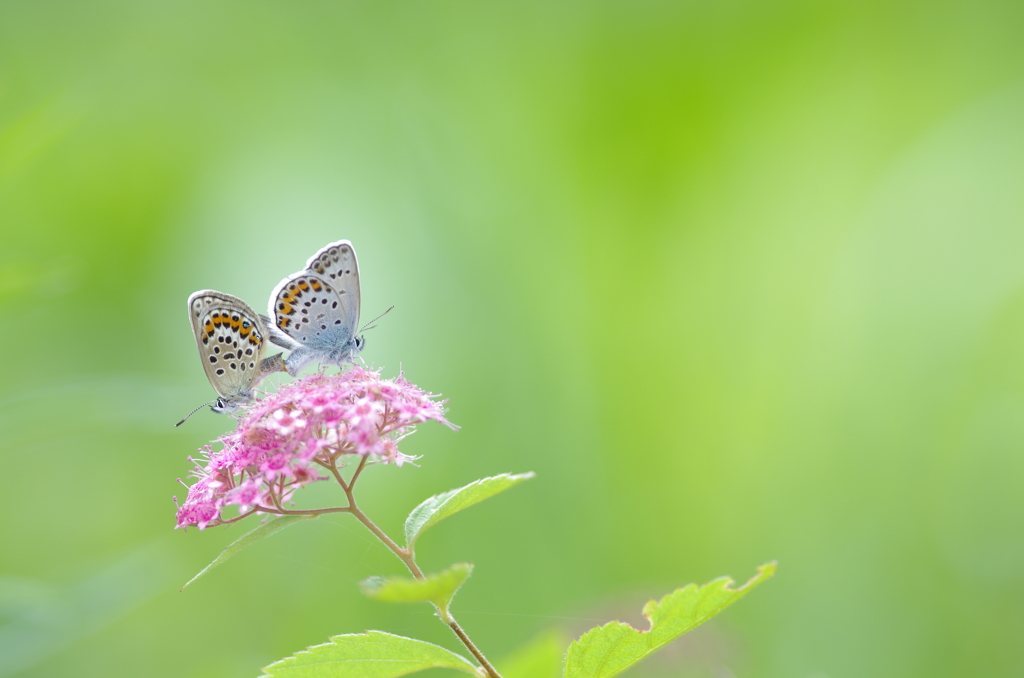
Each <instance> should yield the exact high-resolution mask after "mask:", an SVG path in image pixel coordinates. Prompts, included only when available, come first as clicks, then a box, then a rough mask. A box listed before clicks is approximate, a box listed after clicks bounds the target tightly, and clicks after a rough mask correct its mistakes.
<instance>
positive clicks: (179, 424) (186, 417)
mask: <svg viewBox="0 0 1024 678" xmlns="http://www.w3.org/2000/svg"><path fill="white" fill-rule="evenodd" d="M215 402H217V399H216V398H214V399H213V400H211V401H210V402H208V403H203V404H202V405H200V406H199V407H197V408H196V409H194V410H192V411H191V412H189V413H188V414H186V415H185V418H184V419H182V420H181V421H179V422H178V423H177V424H175V425H174V428H178V427H179V426H181V425H182V424H184V423H185V421H186V420H188V418H189V417H191V416H192V415H193V414H195V413H196V412H198V411H199V410H201V409H203V408H204V407H206V406H207V405H212V404H214V403H215Z"/></svg>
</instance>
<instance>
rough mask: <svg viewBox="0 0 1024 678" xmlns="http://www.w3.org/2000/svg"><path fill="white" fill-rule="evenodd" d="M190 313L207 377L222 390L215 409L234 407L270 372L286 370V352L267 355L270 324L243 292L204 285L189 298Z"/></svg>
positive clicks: (215, 388) (223, 409)
mask: <svg viewBox="0 0 1024 678" xmlns="http://www.w3.org/2000/svg"><path fill="white" fill-rule="evenodd" d="M188 317H189V320H190V321H191V323H192V334H193V335H194V336H195V339H196V346H197V347H198V349H199V357H200V358H201V359H202V361H203V369H204V370H205V371H206V376H207V378H209V380H210V384H211V385H213V388H214V390H215V391H217V396H218V397H217V399H216V401H214V405H213V406H212V407H211V408H210V409H212V410H213V411H214V412H234V411H235V410H237V409H238V408H239V407H241V406H242V405H244V404H246V403H248V402H250V401H252V399H253V397H254V395H253V389H254V388H255V387H256V385H257V384H258V383H259V382H260V381H261V380H262V379H263V378H264V377H266V376H267V375H268V374H271V373H273V372H280V371H283V370H284V361H283V360H281V354H280V353H278V354H277V355H274V356H271V357H269V358H264V357H263V353H264V351H265V349H266V337H267V334H268V333H267V328H266V326H265V325H264V324H263V321H262V320H261V319H260V316H259V315H258V314H257V313H256V312H255V311H254V310H252V308H251V307H250V306H249V305H248V304H246V303H245V302H244V301H242V300H241V299H239V298H238V297H234V296H231V295H230V294H225V293H223V292H217V291H216V290H200V291H198V292H193V293H192V295H191V296H189V298H188Z"/></svg>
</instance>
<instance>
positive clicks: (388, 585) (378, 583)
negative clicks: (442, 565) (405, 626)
mask: <svg viewBox="0 0 1024 678" xmlns="http://www.w3.org/2000/svg"><path fill="white" fill-rule="evenodd" d="M472 572H473V565H472V564H470V563H455V564H454V565H452V566H451V567H449V568H448V569H447V570H443V571H441V572H438V573H437V574H428V575H427V577H426V579H412V578H411V577H370V578H369V579H364V580H363V581H361V582H360V583H359V587H360V588H361V589H362V590H363V593H365V594H366V595H368V596H369V597H371V598H376V599H377V600H384V601H387V602H390V603H427V602H430V603H434V604H436V605H437V606H438V607H440V608H442V609H447V608H448V605H449V603H451V602H452V598H453V597H454V596H455V592H456V591H458V590H459V587H460V586H462V584H463V582H465V581H466V579H468V578H469V575H470V574H471V573H472Z"/></svg>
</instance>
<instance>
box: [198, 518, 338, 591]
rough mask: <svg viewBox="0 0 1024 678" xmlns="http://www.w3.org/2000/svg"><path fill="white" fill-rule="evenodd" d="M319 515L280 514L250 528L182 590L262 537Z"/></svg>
mask: <svg viewBox="0 0 1024 678" xmlns="http://www.w3.org/2000/svg"><path fill="white" fill-rule="evenodd" d="M317 517H318V516H316V515H301V516H278V517H276V518H274V519H272V520H268V521H267V522H265V523H262V524H261V525H260V526H259V527H257V528H256V529H255V530H250V531H249V532H246V533H245V534H243V535H242V536H241V537H239V538H238V539H236V540H234V541H233V542H231V543H230V544H228V546H227V548H225V549H224V550H223V551H221V552H220V555H219V556H217V557H216V558H214V559H213V562H211V563H210V564H209V565H207V566H206V567H204V568H203V569H202V570H200V571H199V574H197V575H196V576H194V577H192V578H191V579H189V580H188V581H187V582H185V586H182V587H181V589H180V590H181V591H184V590H185V587H187V586H188V585H189V584H191V583H192V582H194V581H195V580H196V579H199V578H200V577H202V576H203V575H204V574H206V573H207V572H209V571H210V570H212V569H213V568H215V567H217V566H218V565H220V564H221V563H223V562H224V561H225V560H227V559H228V558H230V557H231V556H233V555H235V554H236V553H238V552H239V551H241V550H242V549H244V548H245V547H246V546H249V545H251V544H255V543H256V542H258V541H259V540H260V539H264V538H266V537H269V536H270V535H272V534H274V533H275V532H280V531H281V530H283V529H284V528H286V527H290V526H292V525H294V524H295V523H297V522H300V521H303V520H311V519H313V518H317Z"/></svg>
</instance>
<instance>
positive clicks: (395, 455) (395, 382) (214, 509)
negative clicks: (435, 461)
mask: <svg viewBox="0 0 1024 678" xmlns="http://www.w3.org/2000/svg"><path fill="white" fill-rule="evenodd" d="M430 420H433V421H437V422H440V423H442V424H445V425H446V426H449V427H451V428H453V429H454V428H456V427H455V426H453V425H452V424H450V423H449V422H448V421H447V420H446V419H445V418H444V403H443V402H442V401H438V400H435V399H434V396H433V395H431V394H430V393H426V392H425V391H423V390H422V389H420V388H419V387H418V386H415V385H414V384H411V383H409V382H408V381H406V380H405V379H403V378H402V377H401V376H399V377H398V378H396V379H382V378H381V376H380V372H377V371H371V370H367V369H364V368H362V367H353V368H352V369H349V370H347V371H345V372H342V373H340V374H334V375H329V376H328V375H322V374H314V375H312V376H309V377H306V378H305V379H300V380H297V381H294V382H292V383H290V384H287V385H285V386H282V387H281V389H280V390H279V391H278V392H277V393H275V394H272V395H269V396H267V397H266V398H264V399H263V400H259V401H256V402H255V403H253V404H252V405H250V406H249V408H248V412H247V413H246V414H245V416H244V417H243V418H242V419H240V420H239V422H238V427H237V428H236V429H235V430H234V431H233V432H231V433H228V434H227V435H224V436H221V437H220V438H219V440H218V442H220V443H221V446H222V447H221V449H220V450H219V451H213V450H212V448H210V447H209V446H207V447H206V448H204V449H203V450H201V451H202V452H203V453H204V457H205V459H200V460H198V461H196V462H195V464H196V465H195V468H194V469H193V471H192V474H191V475H192V477H193V478H194V479H195V483H194V484H193V485H192V486H191V487H190V488H189V492H188V498H187V499H186V500H185V502H184V504H182V505H181V506H180V507H179V508H178V525H177V526H178V527H188V526H190V525H196V526H197V527H199V529H204V528H206V527H208V526H210V525H219V524H221V523H223V522H226V521H227V520H231V518H225V517H224V515H223V510H224V509H225V508H227V507H230V506H236V507H237V510H238V512H240V513H241V514H245V513H248V512H257V513H259V512H265V511H269V512H279V511H280V510H281V508H282V506H283V505H284V503H285V502H287V501H288V500H289V499H290V498H291V496H292V494H293V493H294V492H295V490H297V489H299V488H300V487H303V486H304V485H308V484H309V483H311V482H314V481H317V480H326V479H327V476H321V475H320V474H319V472H318V471H317V469H316V466H317V465H319V466H322V467H323V468H326V469H336V468H337V467H338V461H339V458H340V457H342V455H360V456H363V457H369V456H373V457H375V458H377V459H379V460H380V461H381V462H383V463H385V464H388V463H394V464H395V466H402V465H403V464H404V463H405V462H408V461H412V460H414V459H416V457H410V456H407V455H405V454H402V453H401V452H399V451H398V442H399V441H400V440H401V439H403V438H404V437H406V436H407V435H409V434H411V433H412V432H413V431H414V427H415V425H416V424H419V423H422V422H426V421H430ZM194 461H195V460H194Z"/></svg>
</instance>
